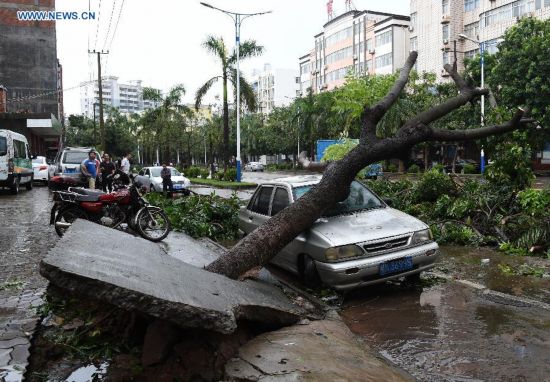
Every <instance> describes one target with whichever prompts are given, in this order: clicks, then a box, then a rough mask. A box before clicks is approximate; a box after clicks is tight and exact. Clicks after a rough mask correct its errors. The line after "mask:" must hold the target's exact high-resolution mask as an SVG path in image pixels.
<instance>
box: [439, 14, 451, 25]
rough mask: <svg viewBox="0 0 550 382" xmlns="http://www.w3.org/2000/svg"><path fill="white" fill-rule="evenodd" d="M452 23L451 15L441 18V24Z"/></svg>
mask: <svg viewBox="0 0 550 382" xmlns="http://www.w3.org/2000/svg"><path fill="white" fill-rule="evenodd" d="M450 22H451V15H443V16H441V24H449V23H450Z"/></svg>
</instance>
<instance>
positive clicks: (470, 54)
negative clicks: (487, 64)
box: [464, 49, 479, 60]
mask: <svg viewBox="0 0 550 382" xmlns="http://www.w3.org/2000/svg"><path fill="white" fill-rule="evenodd" d="M478 53H479V49H473V50H468V51H466V52H464V58H468V59H470V60H471V59H472V58H474V57H475V56H476V55H477V54H478Z"/></svg>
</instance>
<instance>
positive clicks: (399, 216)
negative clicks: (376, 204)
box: [311, 207, 428, 246]
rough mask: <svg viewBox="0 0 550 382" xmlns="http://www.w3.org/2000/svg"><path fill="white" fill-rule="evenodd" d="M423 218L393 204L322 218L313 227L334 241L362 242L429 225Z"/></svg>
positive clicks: (336, 243)
mask: <svg viewBox="0 0 550 382" xmlns="http://www.w3.org/2000/svg"><path fill="white" fill-rule="evenodd" d="M427 227H428V226H427V225H426V224H424V223H423V222H421V221H420V220H418V219H416V218H414V217H412V216H410V215H407V214H406V213H404V212H401V211H398V210H395V209H393V208H389V207H386V208H378V209H375V210H370V211H362V212H358V213H355V214H349V215H340V216H333V217H323V218H320V219H319V220H318V221H317V222H316V223H315V224H314V225H313V227H312V228H311V230H312V231H315V232H317V233H319V234H321V235H323V236H324V237H326V238H327V239H328V240H329V241H330V242H331V244H332V245H334V246H339V245H346V244H353V243H361V242H364V241H369V240H377V239H383V238H386V237H390V236H397V235H403V234H407V233H412V232H414V231H419V230H422V229H426V228H427Z"/></svg>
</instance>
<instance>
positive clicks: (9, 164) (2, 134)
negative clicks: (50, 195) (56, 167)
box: [0, 130, 33, 195]
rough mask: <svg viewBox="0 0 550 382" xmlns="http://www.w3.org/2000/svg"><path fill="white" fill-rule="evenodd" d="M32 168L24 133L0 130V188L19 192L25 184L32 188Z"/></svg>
mask: <svg viewBox="0 0 550 382" xmlns="http://www.w3.org/2000/svg"><path fill="white" fill-rule="evenodd" d="M32 181H33V170H32V156H31V153H30V150H29V142H27V138H25V136H24V135H22V134H19V133H15V132H13V131H10V130H0V188H9V189H10V191H11V193H12V194H14V195H15V194H17V193H19V187H20V186H21V185H23V184H24V185H25V187H26V188H27V190H30V189H32Z"/></svg>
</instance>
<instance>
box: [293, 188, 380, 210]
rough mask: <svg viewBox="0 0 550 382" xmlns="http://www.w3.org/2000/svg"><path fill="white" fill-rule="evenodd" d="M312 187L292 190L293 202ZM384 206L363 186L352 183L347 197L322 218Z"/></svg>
mask: <svg viewBox="0 0 550 382" xmlns="http://www.w3.org/2000/svg"><path fill="white" fill-rule="evenodd" d="M311 187H313V186H301V187H296V188H293V189H292V194H293V195H294V200H297V199H299V198H301V197H302V196H303V195H304V194H305V193H306V192H308V191H309V190H310V189H311ZM383 206H384V204H383V203H382V202H381V201H380V199H378V197H377V196H376V195H374V194H373V193H372V192H371V191H370V190H369V189H368V188H367V187H365V186H364V185H363V184H361V183H359V182H357V181H353V182H352V183H351V186H350V192H349V195H348V197H347V198H346V199H345V200H344V201H342V202H340V203H337V204H336V206H334V207H333V208H331V209H330V210H328V211H325V213H324V214H323V215H324V216H336V215H344V214H349V213H353V212H359V211H364V210H371V209H374V208H380V207H383Z"/></svg>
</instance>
